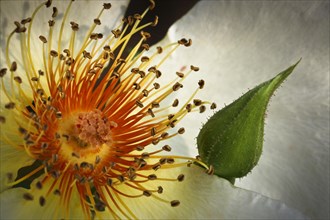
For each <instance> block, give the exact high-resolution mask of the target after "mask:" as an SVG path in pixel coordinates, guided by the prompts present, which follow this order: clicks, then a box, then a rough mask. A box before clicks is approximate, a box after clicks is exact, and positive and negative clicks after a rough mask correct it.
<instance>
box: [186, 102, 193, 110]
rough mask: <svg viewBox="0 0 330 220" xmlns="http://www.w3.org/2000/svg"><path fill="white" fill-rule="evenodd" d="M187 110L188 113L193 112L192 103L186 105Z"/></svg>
mask: <svg viewBox="0 0 330 220" xmlns="http://www.w3.org/2000/svg"><path fill="white" fill-rule="evenodd" d="M186 109H187V111H188V112H191V109H192V106H191V104H190V103H189V104H187V105H186Z"/></svg>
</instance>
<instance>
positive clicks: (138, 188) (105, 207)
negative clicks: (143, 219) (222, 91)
mask: <svg viewBox="0 0 330 220" xmlns="http://www.w3.org/2000/svg"><path fill="white" fill-rule="evenodd" d="M67 4H68V5H67V8H66V9H65V10H64V11H61V10H60V9H58V8H57V7H53V10H51V11H49V10H47V8H48V7H51V5H52V1H46V2H44V3H42V4H40V5H39V6H38V7H37V8H36V10H35V11H34V13H33V14H32V16H31V17H28V18H26V19H23V20H22V22H17V21H14V22H13V23H14V24H13V27H14V29H13V31H12V32H11V33H10V34H9V36H8V38H7V41H6V47H5V50H6V56H5V59H6V66H5V67H3V68H2V67H1V69H0V80H1V82H0V85H1V95H3V97H4V98H3V97H2V99H1V105H2V106H1V108H0V109H1V112H0V124H1V128H4V129H2V130H1V141H3V142H5V143H7V145H8V146H11V147H13V149H15V150H17V151H22V152H25V153H26V158H30V159H32V160H34V161H35V163H36V164H38V166H36V167H33V168H30V170H28V171H27V172H24V174H22V172H18V171H17V172H16V173H11V176H10V178H9V177H8V187H14V186H16V185H17V184H20V183H25V181H26V180H27V179H33V180H35V183H33V184H31V185H29V186H28V187H27V188H29V187H30V188H31V189H33V190H36V192H38V193H37V194H38V195H37V194H36V195H35V194H30V193H25V194H22V197H21V198H22V199H23V200H25V201H26V205H27V206H28V205H29V204H30V203H35V202H36V203H37V204H38V205H39V206H40V207H46V206H49V204H55V205H53V206H54V207H55V208H54V210H55V211H54V213H51V216H53V218H59V219H61V218H65V219H70V218H74V216H72V215H71V214H70V212H71V210H70V204H71V202H72V198H74V197H78V198H79V202H80V211H81V212H83V213H84V215H85V217H86V218H87V219H93V218H94V217H95V216H98V215H100V213H101V212H106V213H107V215H106V216H107V217H106V218H115V219H119V218H124V219H137V218H138V214H137V213H134V212H133V211H132V210H131V208H130V207H129V206H128V205H127V204H125V203H124V202H123V199H130V200H134V199H136V198H143V199H146V200H154V201H155V202H159V203H162V204H163V203H165V205H166V207H175V208H176V207H178V206H179V205H180V204H181V203H183V201H179V200H178V199H177V198H175V197H176V195H172V194H170V192H168V191H167V190H166V188H165V186H164V185H163V184H162V183H164V182H166V181H167V182H174V183H178V187H179V185H180V183H179V182H182V181H184V179H185V175H184V174H181V173H177V174H175V175H174V177H173V175H172V176H171V177H168V176H166V174H163V175H158V174H159V172H158V173H157V171H159V170H162V169H166V173H171V168H177V167H182V166H190V165H192V164H199V165H200V166H202V167H204V168H205V170H206V171H207V173H209V174H212V173H213V169H212V167H211V168H209V167H208V166H206V165H205V164H204V163H203V162H202V161H200V160H198V159H196V158H191V157H185V156H178V155H169V152H170V151H171V150H172V149H173V148H175V147H178V146H172V145H171V146H169V145H168V144H166V141H167V140H168V139H170V138H175V137H176V136H177V135H184V133H185V131H186V129H185V128H184V127H179V128H176V126H177V125H178V124H179V123H180V121H181V120H182V119H183V118H184V117H186V116H187V115H188V114H191V113H194V112H197V113H198V112H200V113H202V112H204V111H206V107H205V106H210V108H211V109H214V108H216V105H215V103H211V102H209V101H206V100H201V99H198V98H196V96H197V93H198V92H199V91H200V90H201V89H202V88H203V87H204V85H205V82H204V80H202V79H201V80H200V81H199V82H198V83H196V88H195V89H193V90H191V88H188V89H189V90H190V91H192V92H191V96H190V97H188V98H186V99H180V101H179V99H178V98H176V99H174V100H171V98H172V97H173V96H172V94H173V93H175V94H177V95H178V94H180V91H181V90H183V89H186V88H185V87H184V80H185V79H187V78H188V77H189V75H190V74H199V73H197V71H199V67H197V66H194V65H190V68H181V69H179V70H178V71H176V72H169V71H167V70H166V68H164V67H163V63H164V62H166V60H167V59H169V58H170V57H171V55H172V54H173V53H174V52H175V51H176V50H177V49H178V48H179V47H189V46H191V44H192V40H190V39H184V38H183V39H180V40H179V41H177V42H173V43H170V44H168V45H165V46H162V47H160V46H158V47H156V48H154V49H153V48H152V47H149V45H148V44H147V41H148V38H150V37H151V34H150V33H148V32H145V31H144V30H145V28H147V27H149V26H151V27H153V26H155V25H156V24H157V22H158V17H156V18H155V19H154V20H152V21H145V15H146V14H147V13H148V12H149V11H150V10H152V9H153V8H154V7H155V3H154V1H151V4H150V7H148V8H147V9H146V10H145V11H144V12H142V13H141V14H138V13H137V14H135V15H132V16H129V17H127V18H124V19H122V20H121V21H120V23H119V24H118V25H117V26H116V27H115V28H114V29H113V30H112V31H111V33H110V34H109V35H107V34H105V33H99V31H98V30H99V29H97V27H100V26H102V25H103V24H104V23H108V22H102V15H103V14H104V13H108V11H110V9H111V8H112V7H111V4H109V3H105V4H104V5H103V7H102V5H101V6H100V13H99V14H98V15H97V16H96V17H95V16H93V17H91V18H90V27H89V29H88V30H86V29H85V26H84V28H79V27H82V25H79V21H74V20H70V19H69V17H70V16H69V14H70V9H71V8H72V7H73V4H75V3H74V1H68V2H67ZM40 13H48V19H47V20H45V21H44V22H43V23H44V24H45V25H44V26H42V27H37V26H36V25H35V20H36V19H40V17H38V16H37V14H40ZM59 15H61V16H59ZM41 17H44V16H41ZM40 28H42V33H43V35H39V36H35V35H34V33H33V32H34V30H36V29H40ZM77 33H79V34H80V35H82V36H84V38H83V39H80V41H82V43H80V41H77V37H78V34H77ZM80 35H79V36H80ZM17 36H18V37H17ZM132 39H139V41H138V42H135V41H134V42H135V45H133V47H132V48H130V49H129V51H128V52H127V51H126V50H127V48H126V46H127V45H128V44H129V43H131V42H132V41H133V40H132ZM78 42H79V43H78ZM34 44H39V46H40V47H41V48H42V49H41V50H35V49H34V47H33V45H34ZM17 45H20V50H19V51H15V52H14V56H13V51H12V47H13V46H15V48H16V47H17ZM146 51H148V54H146ZM16 53H20V56H17V54H16ZM18 57H21V59H18ZM16 59H18V60H16ZM40 63H41V64H40ZM164 76H165V77H164ZM171 77H172V80H169V81H168V82H167V83H161V82H160V81H159V80H161V79H164V78H165V79H170V78H171ZM165 81H166V80H165ZM13 137H15V138H17V139H19V141H17V140H15V141H13V140H12V138H13ZM40 173H41V176H40V177H39V179H38V180H36V179H35V176H36V174H40ZM164 173H165V172H164ZM175 176H176V177H175ZM14 177H15V178H14ZM151 183H153V184H151ZM155 183H156V185H154V184H155ZM164 195H167V196H168V197H166V198H169V199H165V197H163V196H164ZM170 197H171V198H170ZM172 197H174V198H172ZM56 199H57V202H56V203H53V202H54V201H53V200H56ZM63 213H64V215H63ZM53 214H54V215H53ZM35 217H36V218H37V217H38V216H35Z"/></svg>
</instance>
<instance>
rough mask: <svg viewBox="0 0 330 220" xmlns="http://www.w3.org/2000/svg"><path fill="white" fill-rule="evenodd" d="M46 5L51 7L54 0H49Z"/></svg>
mask: <svg viewBox="0 0 330 220" xmlns="http://www.w3.org/2000/svg"><path fill="white" fill-rule="evenodd" d="M45 5H46V7H47V8H49V7H50V6H51V5H52V0H47V2H46V3H45Z"/></svg>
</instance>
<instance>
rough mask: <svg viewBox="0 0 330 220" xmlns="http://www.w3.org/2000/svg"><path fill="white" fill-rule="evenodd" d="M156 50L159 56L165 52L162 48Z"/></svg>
mask: <svg viewBox="0 0 330 220" xmlns="http://www.w3.org/2000/svg"><path fill="white" fill-rule="evenodd" d="M156 49H157V53H158V54H161V53H162V52H163V48H162V47H160V46H158V47H156Z"/></svg>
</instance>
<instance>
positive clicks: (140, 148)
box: [136, 146, 144, 151]
mask: <svg viewBox="0 0 330 220" xmlns="http://www.w3.org/2000/svg"><path fill="white" fill-rule="evenodd" d="M136 150H137V151H143V150H144V147H143V146H137V147H136Z"/></svg>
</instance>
